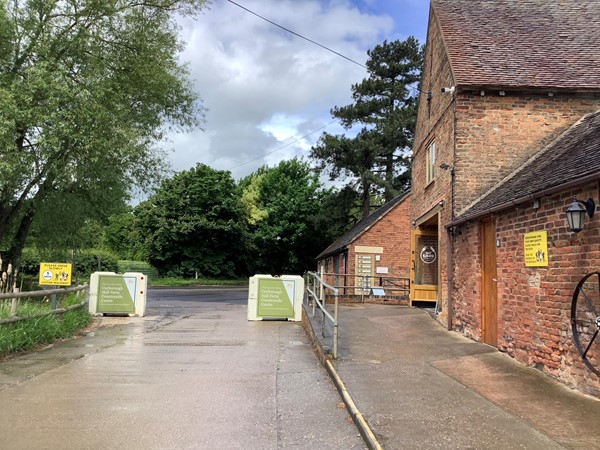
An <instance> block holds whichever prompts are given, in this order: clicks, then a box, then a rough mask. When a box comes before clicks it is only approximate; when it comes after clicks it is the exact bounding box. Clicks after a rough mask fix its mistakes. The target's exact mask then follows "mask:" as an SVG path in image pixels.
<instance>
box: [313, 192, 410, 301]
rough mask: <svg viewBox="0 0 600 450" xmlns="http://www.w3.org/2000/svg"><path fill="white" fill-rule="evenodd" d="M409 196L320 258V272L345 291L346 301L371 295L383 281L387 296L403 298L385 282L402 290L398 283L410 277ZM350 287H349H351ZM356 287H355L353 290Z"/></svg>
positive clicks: (361, 225) (358, 227)
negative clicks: (374, 287)
mask: <svg viewBox="0 0 600 450" xmlns="http://www.w3.org/2000/svg"><path fill="white" fill-rule="evenodd" d="M409 199H410V193H406V194H404V195H400V196H398V197H396V198H395V199H393V200H391V201H389V202H388V203H386V204H385V205H383V206H381V207H380V208H378V209H377V210H376V211H374V212H373V213H372V214H371V215H370V216H369V217H367V218H365V219H363V220H361V221H360V222H358V223H357V224H356V225H355V226H354V227H353V228H352V229H350V230H349V231H347V232H346V233H344V234H343V235H342V236H340V237H339V238H338V239H336V240H335V241H334V242H333V243H332V244H331V245H329V247H327V248H326V249H325V250H324V251H323V252H321V254H320V255H319V256H317V261H318V267H319V271H321V270H322V271H323V272H324V273H325V274H327V275H326V276H325V279H326V281H327V282H328V283H329V284H331V285H332V286H336V287H341V286H346V287H347V288H345V289H342V292H341V294H342V295H343V297H344V298H346V299H348V298H352V297H356V296H361V297H362V296H363V295H370V294H372V292H371V289H370V288H369V287H371V286H379V285H381V281H382V280H384V283H383V284H384V286H386V285H387V288H386V289H384V292H385V297H401V296H404V295H405V293H404V292H401V291H399V290H396V289H394V287H393V286H392V285H391V284H390V283H386V282H385V280H390V282H391V281H393V282H394V283H395V284H398V286H397V287H398V288H401V287H402V283H401V282H399V280H391V279H392V278H405V279H407V278H408V276H409V267H410V226H409V214H410V211H409V208H410V201H409ZM348 286H350V288H348ZM352 286H356V288H352Z"/></svg>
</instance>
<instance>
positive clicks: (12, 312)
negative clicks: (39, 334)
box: [10, 288, 19, 317]
mask: <svg viewBox="0 0 600 450" xmlns="http://www.w3.org/2000/svg"><path fill="white" fill-rule="evenodd" d="M14 292H19V288H15V289H14ZM18 304H19V299H18V298H17V297H15V298H13V299H12V303H11V306H10V315H11V317H15V316H16V315H17V305H18Z"/></svg>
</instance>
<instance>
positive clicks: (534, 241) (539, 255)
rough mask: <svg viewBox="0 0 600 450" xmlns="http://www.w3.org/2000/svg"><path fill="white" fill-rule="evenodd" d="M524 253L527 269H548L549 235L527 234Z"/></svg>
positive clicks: (538, 232)
mask: <svg viewBox="0 0 600 450" xmlns="http://www.w3.org/2000/svg"><path fill="white" fill-rule="evenodd" d="M524 253H525V266H526V267H548V233H547V232H546V231H536V232H534V233H525V238H524Z"/></svg>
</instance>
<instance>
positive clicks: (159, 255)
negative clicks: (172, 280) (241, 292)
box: [134, 164, 247, 278]
mask: <svg viewBox="0 0 600 450" xmlns="http://www.w3.org/2000/svg"><path fill="white" fill-rule="evenodd" d="M238 194H239V193H238V188H237V185H236V183H235V181H234V179H233V178H232V177H231V174H230V173H229V172H225V171H219V170H214V169H212V168H210V167H208V166H206V165H204V164H198V165H197V166H196V167H195V168H193V169H190V170H187V171H184V172H181V173H179V174H177V175H176V176H174V177H173V178H170V179H168V180H165V181H163V182H162V184H161V186H160V188H159V189H158V190H157V192H156V193H155V194H154V195H153V196H152V197H151V198H150V199H149V200H147V201H146V202H143V203H141V204H140V205H138V206H137V207H136V210H135V216H136V218H135V221H134V223H135V226H136V227H137V228H138V229H139V235H140V236H141V237H142V238H143V239H144V241H145V243H146V251H147V254H148V262H150V264H152V265H153V266H154V267H156V268H157V269H158V270H159V272H160V273H161V274H162V275H173V276H183V277H190V276H194V275H195V274H196V273H197V274H198V275H201V276H209V277H228V278H231V277H233V276H236V275H241V274H245V267H244V266H243V259H244V256H245V254H246V248H245V245H246V241H247V240H246V221H245V214H244V208H243V205H242V202H241V200H240V197H239V195H238Z"/></svg>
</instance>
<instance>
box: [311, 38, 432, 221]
mask: <svg viewBox="0 0 600 450" xmlns="http://www.w3.org/2000/svg"><path fill="white" fill-rule="evenodd" d="M368 56H369V58H368V60H367V63H366V65H367V70H368V73H369V76H368V78H365V79H363V80H362V82H360V83H358V84H354V85H352V93H353V94H352V97H353V99H354V103H353V104H350V105H346V106H342V107H337V106H336V107H334V108H333V109H332V110H331V114H332V115H333V116H334V117H336V118H338V119H340V121H341V123H342V125H343V126H344V127H345V128H346V129H347V130H349V129H351V128H352V127H354V126H356V125H360V126H362V128H361V130H360V132H359V133H358V134H357V135H356V136H355V137H354V138H348V137H345V136H340V135H337V136H334V135H330V134H328V133H324V134H323V136H322V137H321V139H320V141H319V144H318V145H316V146H314V147H313V148H312V151H311V156H312V157H313V158H316V159H319V160H321V167H322V168H327V169H328V170H329V172H330V176H331V178H332V179H338V178H339V177H340V176H342V175H351V176H353V177H355V179H357V180H358V183H359V186H360V191H361V199H362V203H363V217H366V216H368V214H369V212H370V198H371V194H372V190H373V189H374V188H378V189H382V190H383V192H384V198H385V200H386V201H389V200H391V199H392V198H394V197H395V196H396V195H397V194H399V193H400V192H402V191H403V190H406V189H407V188H408V184H407V183H408V180H410V157H409V151H410V148H411V145H412V139H413V133H414V128H415V122H416V97H415V96H414V95H413V92H412V91H411V85H413V84H414V83H416V82H418V81H419V78H420V70H421V65H422V60H423V52H422V49H421V47H420V46H419V43H418V41H417V40H416V39H415V38H413V37H409V38H408V39H406V40H405V41H393V42H387V41H384V42H383V44H380V45H377V46H376V47H375V48H374V49H373V50H370V51H369V52H368Z"/></svg>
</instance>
